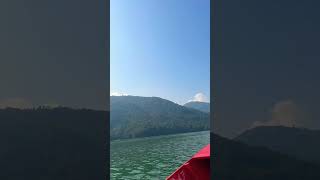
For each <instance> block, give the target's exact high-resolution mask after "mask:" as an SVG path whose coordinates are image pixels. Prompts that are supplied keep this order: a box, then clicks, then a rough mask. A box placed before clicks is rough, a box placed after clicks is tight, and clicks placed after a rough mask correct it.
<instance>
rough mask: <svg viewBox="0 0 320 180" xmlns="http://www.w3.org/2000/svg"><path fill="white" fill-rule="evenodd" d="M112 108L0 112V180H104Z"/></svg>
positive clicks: (8, 109) (11, 109)
mask: <svg viewBox="0 0 320 180" xmlns="http://www.w3.org/2000/svg"><path fill="white" fill-rule="evenodd" d="M107 122H108V112H106V111H93V110H86V109H82V110H76V109H70V108H53V109H50V108H37V109H25V110H21V109H13V108H7V109H1V110H0V133H1V136H0V142H1V148H0V169H1V171H0V179H10V180H15V179H16V180H18V179H45V180H57V179H59V180H70V179H77V180H91V179H105V176H106V169H107V168H108V166H107V164H106V154H107V153H108V150H106V143H107V142H106V137H107V128H108V123H107Z"/></svg>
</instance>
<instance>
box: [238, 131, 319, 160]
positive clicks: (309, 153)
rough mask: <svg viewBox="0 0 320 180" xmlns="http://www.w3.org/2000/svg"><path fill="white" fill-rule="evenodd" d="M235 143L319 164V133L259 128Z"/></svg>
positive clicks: (245, 133) (241, 136) (247, 133)
mask: <svg viewBox="0 0 320 180" xmlns="http://www.w3.org/2000/svg"><path fill="white" fill-rule="evenodd" d="M235 140H237V141H241V142H243V143H246V144H249V145H252V146H263V147H267V148H269V149H271V150H274V151H278V152H281V153H284V154H289V155H292V156H295V157H297V158H299V159H302V160H307V161H316V162H320V131H319V130H309V129H300V128H290V127H282V126H261V127H256V128H254V129H250V130H247V131H245V132H244V133H242V134H241V135H240V136H238V137H237V138H235Z"/></svg>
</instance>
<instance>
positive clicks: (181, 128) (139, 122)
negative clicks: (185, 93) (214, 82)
mask: <svg viewBox="0 0 320 180" xmlns="http://www.w3.org/2000/svg"><path fill="white" fill-rule="evenodd" d="M110 102H111V104H110V108H111V109H110V113H111V115H110V134H111V139H121V138H134V137H146V136H155V135H164V134H175V133H183V132H193V131H202V130H209V127H210V122H209V121H210V120H209V114H208V113H204V112H201V111H198V110H195V109H191V108H187V107H184V106H181V105H179V104H176V103H174V102H171V101H169V100H165V99H162V98H159V97H141V96H111V97H110Z"/></svg>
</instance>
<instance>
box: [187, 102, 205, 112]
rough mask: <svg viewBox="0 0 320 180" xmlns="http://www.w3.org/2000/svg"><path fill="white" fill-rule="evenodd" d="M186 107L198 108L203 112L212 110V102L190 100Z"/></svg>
mask: <svg viewBox="0 0 320 180" xmlns="http://www.w3.org/2000/svg"><path fill="white" fill-rule="evenodd" d="M184 106H185V107H188V108H193V109H197V110H199V111H203V112H207V113H209V112H210V103H208V102H201V101H190V102H188V103H186V104H184Z"/></svg>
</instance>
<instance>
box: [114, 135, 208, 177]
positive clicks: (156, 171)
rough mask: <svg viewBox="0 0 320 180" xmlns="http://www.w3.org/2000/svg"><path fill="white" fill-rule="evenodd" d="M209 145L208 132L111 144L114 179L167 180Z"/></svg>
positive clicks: (121, 141)
mask: <svg viewBox="0 0 320 180" xmlns="http://www.w3.org/2000/svg"><path fill="white" fill-rule="evenodd" d="M209 142H210V135H209V131H202V132H193V133H184V134H176V135H165V136H156V137H149V138H137V139H130V140H120V141H112V142H111V155H110V156H111V179H113V180H116V179H117V180H118V179H125V180H127V179H128V180H129V179H165V178H166V177H167V176H168V175H170V174H171V173H172V172H173V171H174V170H175V169H176V168H178V167H179V166H180V165H181V164H182V163H184V162H185V161H187V160H188V159H189V158H190V157H191V156H192V155H193V154H194V153H196V152H197V151H198V150H200V149H201V148H202V147H204V146H205V145H207V144H209Z"/></svg>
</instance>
